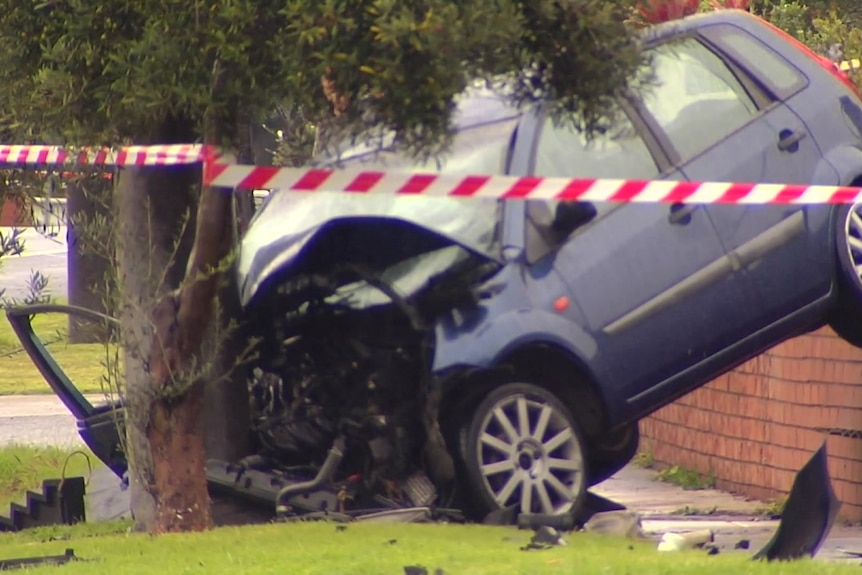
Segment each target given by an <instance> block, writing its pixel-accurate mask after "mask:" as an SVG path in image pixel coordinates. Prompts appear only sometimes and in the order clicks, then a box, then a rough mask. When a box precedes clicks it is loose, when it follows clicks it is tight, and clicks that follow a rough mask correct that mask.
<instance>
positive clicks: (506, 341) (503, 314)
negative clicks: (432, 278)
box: [432, 262, 623, 411]
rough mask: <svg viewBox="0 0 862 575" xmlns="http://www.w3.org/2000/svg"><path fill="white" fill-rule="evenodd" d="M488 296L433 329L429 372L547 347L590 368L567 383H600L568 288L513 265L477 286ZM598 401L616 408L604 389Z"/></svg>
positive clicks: (602, 376) (591, 343)
mask: <svg viewBox="0 0 862 575" xmlns="http://www.w3.org/2000/svg"><path fill="white" fill-rule="evenodd" d="M482 291H485V292H487V293H489V294H491V295H490V297H488V298H487V299H485V300H484V301H483V302H482V303H481V304H480V305H479V306H478V308H476V309H471V310H462V311H459V312H451V313H449V314H447V315H446V316H443V317H441V318H439V320H438V322H437V324H436V326H435V348H434V359H433V363H432V371H433V372H434V373H443V372H448V371H450V370H453V369H460V368H480V369H483V368H491V367H494V366H496V365H498V363H499V362H500V361H501V360H502V359H504V358H505V356H506V355H508V354H509V353H510V352H512V351H515V350H516V349H518V348H520V347H523V346H526V345H529V344H533V343H544V344H551V345H554V346H556V347H558V348H560V349H563V350H565V351H566V352H568V353H569V354H570V355H571V356H572V358H573V360H574V361H575V362H576V363H578V364H581V365H584V366H590V367H589V368H587V369H588V372H587V373H575V372H573V373H572V381H573V382H574V381H576V380H577V379H580V378H582V377H587V378H589V379H590V380H591V381H598V382H603V381H604V382H606V381H609V379H610V374H608V373H596V372H595V371H594V370H593V369H592V368H593V367H595V366H596V365H597V363H596V362H595V356H596V354H597V352H598V348H597V345H596V341H595V340H594V339H593V338H592V337H591V336H590V335H589V334H588V333H587V332H586V331H585V330H584V329H582V328H581V325H583V324H584V322H585V320H584V317H583V313H582V312H581V310H580V308H578V307H577V305H576V304H575V303H574V302H572V301H570V300H562V301H566V303H567V305H564V306H561V305H560V301H561V300H560V298H567V297H568V286H566V284H565V283H564V282H563V281H562V279H561V278H560V276H559V275H558V274H557V273H556V271H555V270H553V269H552V268H551V267H550V266H538V267H533V268H525V267H523V266H521V265H520V264H519V263H517V262H513V263H511V264H510V265H508V266H507V267H506V268H504V269H503V270H502V271H500V272H499V273H498V274H497V275H496V276H495V277H494V278H492V279H491V280H489V281H488V283H487V284H486V285H485V286H483V290H482ZM600 387H601V389H600V390H599V392H600V395H601V396H602V400H603V402H604V404H605V405H606V406H614V407H611V411H614V409H615V408H618V407H620V406H622V405H623V404H622V403H621V401H620V398H619V397H618V396H616V394H615V393H614V390H613V389H612V388H610V387H609V386H600Z"/></svg>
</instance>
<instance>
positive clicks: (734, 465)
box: [641, 329, 862, 521]
mask: <svg viewBox="0 0 862 575" xmlns="http://www.w3.org/2000/svg"><path fill="white" fill-rule="evenodd" d="M823 428H830V429H831V428H841V429H846V430H860V432H862V350H860V349H856V348H854V347H852V346H851V345H849V344H847V343H845V342H843V341H841V340H840V339H838V337H837V336H836V335H835V334H834V332H832V331H831V330H829V329H822V330H820V331H817V332H815V333H812V334H809V335H805V336H801V337H798V338H795V339H793V340H790V341H788V342H785V343H783V344H781V345H779V346H777V347H776V348H774V349H772V350H770V351H769V352H767V353H765V354H763V355H762V356H760V357H758V358H755V359H754V360H752V361H750V362H748V363H746V364H744V365H743V366H741V367H739V368H738V369H736V370H735V371H733V372H731V373H729V374H727V375H725V376H723V377H721V378H719V379H717V380H716V381H714V382H712V383H710V384H709V385H707V386H705V387H703V388H701V389H699V390H697V391H695V392H693V393H690V394H689V395H687V396H685V397H683V398H682V399H680V400H678V401H677V402H676V403H674V404H672V405H669V406H667V407H665V408H664V409H662V410H660V411H659V412H657V413H656V414H654V415H653V416H652V417H650V418H648V419H646V420H645V421H643V422H642V424H641V433H642V435H643V438H644V439H643V445H644V447H645V448H646V449H648V450H649V451H650V452H651V453H652V455H653V456H654V457H655V459H656V461H658V462H660V463H664V464H671V465H680V466H684V467H687V468H690V469H696V470H697V471H699V472H700V473H702V474H708V473H713V474H714V475H715V477H716V480H717V486H718V487H719V488H720V489H724V490H728V491H733V492H736V493H741V494H744V495H746V496H749V497H752V498H755V499H762V500H771V499H774V498H777V497H780V496H782V495H786V494H787V492H788V491H789V490H790V486H791V484H792V483H793V477H794V475H795V474H796V472H797V471H798V470H799V468H800V467H802V466H803V465H804V464H805V462H806V461H807V460H808V458H809V457H810V456H811V454H812V453H813V452H814V451H815V450H816V449H817V448H818V447H819V446H820V444H821V443H822V441H823V440H824V439H827V441H828V450H829V469H830V473H831V475H832V479H833V484H834V487H835V491H836V494H837V495H838V497H839V499H841V501H842V503H843V504H844V505H843V508H842V517H843V518H845V519H848V520H852V521H860V520H862V439H852V438H845V437H838V436H835V435H828V436H827V435H825V434H824V433H823V432H822V431H817V429H823Z"/></svg>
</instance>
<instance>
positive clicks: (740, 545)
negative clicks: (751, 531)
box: [733, 539, 751, 549]
mask: <svg viewBox="0 0 862 575" xmlns="http://www.w3.org/2000/svg"><path fill="white" fill-rule="evenodd" d="M749 547H751V541H749V540H748V539H740V540H739V541H737V542H736V545H734V546H733V548H734V549H748V548H749Z"/></svg>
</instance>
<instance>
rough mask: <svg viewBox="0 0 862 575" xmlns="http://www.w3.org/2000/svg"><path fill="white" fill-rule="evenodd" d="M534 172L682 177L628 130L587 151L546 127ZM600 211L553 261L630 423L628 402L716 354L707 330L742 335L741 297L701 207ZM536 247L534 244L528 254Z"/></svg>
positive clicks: (558, 129)
mask: <svg viewBox="0 0 862 575" xmlns="http://www.w3.org/2000/svg"><path fill="white" fill-rule="evenodd" d="M658 163H659V164H660V163H661V162H658ZM665 163H666V162H665ZM534 165H535V167H534V173H535V175H538V176H545V177H554V176H562V177H571V176H572V175H573V174H576V175H577V176H578V177H594V178H602V177H605V178H607V177H614V178H629V179H668V180H680V179H683V176H682V174H681V173H680V172H679V171H677V170H675V169H672V168H671V169H666V170H664V171H663V172H662V171H660V167H659V165H657V158H655V157H654V155H651V154H650V151H649V148H648V146H647V145H646V144H645V142H644V140H643V139H642V138H641V136H640V134H639V133H638V131H637V130H636V129H635V128H634V126H633V125H632V124H631V123H630V122H623V123H622V126H621V127H620V129H619V130H618V131H615V132H614V133H608V134H604V135H601V136H597V137H596V139H595V140H593V141H592V142H590V143H589V144H587V143H586V142H585V140H584V139H583V137H582V136H580V135H578V134H576V133H575V132H574V131H572V130H571V129H569V128H567V127H565V126H559V125H556V124H555V123H554V122H553V121H552V120H550V119H549V120H546V123H545V125H544V126H543V127H542V129H541V130H540V131H539V135H538V137H537V147H536V153H535V164H534ZM596 207H597V211H598V214H597V216H596V218H594V220H593V221H592V222H590V223H589V224H587V225H586V226H584V227H582V228H581V229H579V230H577V231H576V232H575V233H574V234H573V235H572V236H571V237H570V238H569V239H568V240H567V241H566V242H565V243H564V245H562V246H560V247H559V249H558V250H556V252H554V253H553V254H552V255H551V256H550V257H553V258H554V267H555V270H556V271H557V273H559V274H560V275H561V276H562V277H563V279H564V281H566V283H567V284H568V285H569V288H570V289H571V292H572V297H573V299H574V300H575V301H576V303H577V305H578V308H579V310H582V313H583V314H584V316H585V317H586V320H587V325H586V326H585V327H586V328H587V329H588V330H589V332H590V334H591V335H592V336H593V337H594V338H595V340H596V342H597V344H598V354H597V357H595V358H593V359H592V361H591V365H592V366H593V369H594V370H595V371H596V372H597V375H598V376H599V377H600V378H602V379H605V380H606V381H613V382H614V387H615V390H614V391H615V392H616V393H615V394H614V395H615V396H619V397H620V398H622V399H621V402H622V403H623V405H619V406H616V407H617V408H618V409H616V410H612V411H613V412H614V414H615V415H619V416H620V417H621V418H625V417H628V416H630V415H632V414H633V413H635V411H636V410H637V409H638V407H637V405H638V403H640V399H638V400H636V401H634V402H632V401H626V400H628V399H630V398H632V397H637V396H640V395H642V394H644V393H645V392H648V391H649V390H650V389H653V388H656V386H657V385H658V384H660V383H661V382H663V381H665V380H666V379H668V378H670V377H671V375H672V374H675V373H680V372H683V371H685V370H686V369H689V368H690V367H692V366H693V365H696V364H697V363H699V362H701V361H702V360H703V359H705V358H706V357H709V356H710V355H711V354H714V353H716V352H717V351H719V349H718V347H717V344H716V339H715V337H714V335H713V333H712V332H711V331H710V330H705V329H703V326H705V325H708V326H711V327H712V328H713V329H715V330H717V331H718V332H722V333H723V332H727V331H733V330H734V329H736V328H738V325H739V322H740V320H738V319H737V318H736V317H735V315H734V314H733V313H731V312H732V310H733V309H734V306H735V305H736V302H737V301H738V300H739V298H740V294H739V293H736V292H734V290H736V289H737V286H736V284H735V283H734V282H733V281H732V278H731V274H730V273H729V269H728V268H727V266H726V257H725V251H724V248H723V246H722V243H721V240H720V238H719V236H718V234H717V233H716V230H715V227H714V225H713V223H712V221H711V220H710V218H709V216H708V214H707V212H706V211H705V210H704V209H703V208H702V207H699V206H697V207H695V208H694V209H692V210H691V211H690V212H689V213H682V214H680V213H677V209H678V206H671V205H668V204H610V203H606V204H596ZM528 235H529V234H528ZM530 242H531V240H530V239H529V237H528V239H527V244H528V250H527V251H528V254H529V252H530V249H529V244H530ZM681 317H689V318H691V320H690V321H685V322H681V321H680V318H681ZM681 325H682V326H683V327H680V326H681Z"/></svg>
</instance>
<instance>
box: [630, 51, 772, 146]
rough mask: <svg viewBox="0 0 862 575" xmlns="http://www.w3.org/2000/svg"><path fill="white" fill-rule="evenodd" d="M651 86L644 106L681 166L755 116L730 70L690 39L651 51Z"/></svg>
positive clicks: (646, 93) (743, 90) (753, 104)
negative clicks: (652, 83) (681, 162)
mask: <svg viewBox="0 0 862 575" xmlns="http://www.w3.org/2000/svg"><path fill="white" fill-rule="evenodd" d="M651 53H652V58H653V65H654V71H655V85H652V86H650V87H649V88H647V91H646V92H645V94H644V106H645V107H646V109H647V111H648V112H649V113H650V114H651V115H652V116H653V118H654V119H655V121H656V123H657V124H658V127H659V128H660V129H661V130H662V131H663V132H664V134H665V135H666V136H667V138H668V139H669V140H670V143H671V144H672V145H673V147H674V148H675V149H676V151H677V153H678V154H679V155H680V158H681V160H682V161H683V162H684V161H686V160H689V159H691V158H693V157H695V156H697V155H699V154H700V153H702V152H704V151H705V150H706V149H708V148H710V147H712V146H713V145H715V144H717V143H718V142H720V141H722V140H723V139H724V138H726V137H727V136H729V135H730V134H732V133H733V132H735V131H736V130H738V129H739V128H741V127H743V126H744V125H745V124H747V123H748V122H750V121H751V120H752V119H753V118H754V116H755V115H757V113H758V109H757V106H756V104H755V103H754V100H752V98H751V96H749V95H748V92H747V91H746V90H745V88H744V87H743V85H742V84H741V83H740V82H739V80H738V79H737V78H736V76H735V75H734V74H733V72H732V71H731V69H730V68H728V66H727V65H726V64H725V63H724V62H723V61H722V60H721V58H719V57H718V56H716V55H715V53H713V52H712V51H711V50H709V49H708V48H707V47H706V46H704V45H703V44H701V43H700V42H698V41H697V40H694V39H686V40H681V41H677V42H670V43H668V44H664V45H662V46H659V47H658V48H655V49H653V50H652V52H651Z"/></svg>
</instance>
